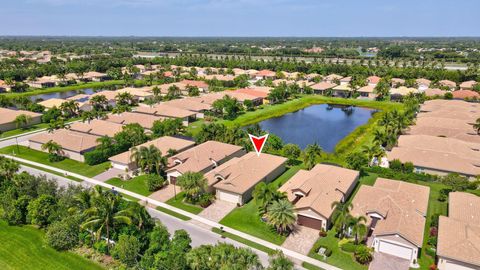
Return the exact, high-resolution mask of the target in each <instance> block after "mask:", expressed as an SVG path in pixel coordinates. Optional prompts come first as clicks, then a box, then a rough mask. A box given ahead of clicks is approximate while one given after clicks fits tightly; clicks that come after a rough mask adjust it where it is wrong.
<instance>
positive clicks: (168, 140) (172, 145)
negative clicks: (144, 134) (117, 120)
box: [109, 136, 195, 164]
mask: <svg viewBox="0 0 480 270" xmlns="http://www.w3.org/2000/svg"><path fill="white" fill-rule="evenodd" d="M150 145H153V146H155V147H156V148H158V150H160V151H161V152H162V155H163V156H165V155H167V154H168V150H170V149H173V150H176V151H178V152H180V151H183V150H185V149H187V148H189V147H192V146H194V145H195V142H193V141H189V140H185V139H181V138H176V137H171V136H164V137H160V138H157V139H154V140H151V141H148V142H146V143H143V144H140V145H138V146H137V149H139V148H140V147H142V146H144V147H149V146H150ZM130 150H131V149H130ZM130 150H129V151H126V152H123V153H120V154H118V155H115V156H113V157H110V158H109V160H110V161H113V162H118V163H121V164H132V160H131V159H130V157H131V151H130Z"/></svg>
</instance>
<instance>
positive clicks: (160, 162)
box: [130, 145, 167, 174]
mask: <svg viewBox="0 0 480 270" xmlns="http://www.w3.org/2000/svg"><path fill="white" fill-rule="evenodd" d="M130 159H131V160H132V161H133V162H135V163H136V164H137V167H139V168H140V169H141V170H142V171H143V172H145V173H156V174H160V173H161V172H162V170H163V169H164V168H165V167H166V166H167V158H166V157H164V156H163V154H162V151H160V150H158V148H157V147H155V146H154V145H150V146H149V147H145V146H140V148H137V147H133V148H132V149H131V156H130Z"/></svg>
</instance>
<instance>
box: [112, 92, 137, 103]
mask: <svg viewBox="0 0 480 270" xmlns="http://www.w3.org/2000/svg"><path fill="white" fill-rule="evenodd" d="M115 100H116V102H117V105H120V106H122V105H124V106H130V105H134V104H135V98H134V97H133V96H132V94H130V93H128V92H123V93H118V94H117V95H116V96H115Z"/></svg>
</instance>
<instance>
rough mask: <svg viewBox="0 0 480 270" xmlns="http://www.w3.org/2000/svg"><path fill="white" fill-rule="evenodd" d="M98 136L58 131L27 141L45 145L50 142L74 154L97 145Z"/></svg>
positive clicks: (39, 135)
mask: <svg viewBox="0 0 480 270" xmlns="http://www.w3.org/2000/svg"><path fill="white" fill-rule="evenodd" d="M98 138H100V137H98V136H94V135H90V134H86V133H81V132H76V131H72V130H66V129H59V130H55V131H54V132H52V133H41V134H38V135H35V136H33V137H31V138H29V139H28V140H29V141H32V142H37V143H41V144H44V143H47V142H49V141H50V140H52V141H54V142H56V143H58V144H59V145H61V146H62V148H63V149H66V150H71V151H74V152H83V151H86V150H90V149H92V148H94V147H95V146H97V145H98V142H97V139H98Z"/></svg>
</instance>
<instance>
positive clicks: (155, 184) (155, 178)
mask: <svg viewBox="0 0 480 270" xmlns="http://www.w3.org/2000/svg"><path fill="white" fill-rule="evenodd" d="M146 185H147V188H148V191H152V192H153V191H157V190H159V189H161V188H162V187H163V186H164V185H165V179H164V178H163V177H162V176H160V175H158V174H149V175H147V179H146Z"/></svg>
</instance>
